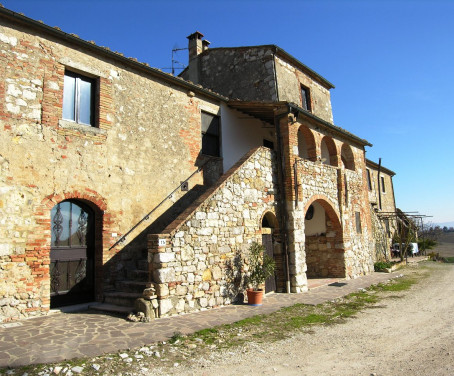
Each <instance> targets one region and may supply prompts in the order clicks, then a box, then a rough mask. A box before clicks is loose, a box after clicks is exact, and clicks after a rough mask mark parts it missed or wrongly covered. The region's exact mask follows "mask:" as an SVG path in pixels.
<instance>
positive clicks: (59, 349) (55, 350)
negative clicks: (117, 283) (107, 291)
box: [0, 260, 417, 367]
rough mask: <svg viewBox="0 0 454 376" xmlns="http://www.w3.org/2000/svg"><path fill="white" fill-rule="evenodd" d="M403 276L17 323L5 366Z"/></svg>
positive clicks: (5, 335) (2, 358)
mask: <svg viewBox="0 0 454 376" xmlns="http://www.w3.org/2000/svg"><path fill="white" fill-rule="evenodd" d="M414 261H417V260H414ZM397 275H399V273H398V272H397V273H390V274H387V273H373V274H371V275H367V276H364V277H360V278H357V279H353V280H342V279H336V280H329V279H328V280H311V281H310V284H309V287H310V290H309V291H308V292H305V293H300V294H278V293H276V294H268V295H267V296H266V297H265V298H264V304H263V305H262V306H258V307H253V306H248V305H230V306H226V307H222V308H216V309H211V310H206V311H201V312H197V313H191V314H185V315H180V316H173V317H167V318H162V319H157V320H154V321H152V322H149V323H132V322H129V321H126V320H125V319H124V318H120V317H114V316H110V315H106V314H103V313H99V312H93V311H85V312H78V313H58V314H54V315H49V316H45V317H39V318H34V319H29V320H23V321H19V322H14V323H10V324H6V325H3V327H2V328H0V367H7V366H21V365H27V364H37V363H51V362H57V361H63V360H65V359H71V358H77V357H94V356H98V355H101V354H104V353H111V352H117V351H120V350H125V349H128V348H136V347H139V346H143V345H150V344H152V343H155V342H158V341H165V340H167V339H169V338H170V337H171V336H172V335H173V334H174V333H175V332H181V333H183V334H189V333H193V332H195V331H198V330H201V329H205V328H209V327H213V326H216V325H221V324H226V323H232V322H235V321H238V320H241V319H244V318H247V317H251V316H254V315H257V314H267V313H271V312H274V311H276V310H278V309H280V308H281V307H286V306H291V305H293V304H296V303H303V304H310V305H316V304H320V303H323V302H326V301H329V300H332V299H336V298H340V297H342V296H345V295H347V294H350V293H351V292H355V291H357V290H358V289H360V288H367V287H369V286H370V285H373V284H378V283H380V282H384V281H387V280H389V279H392V278H395V277H396V276H397ZM333 281H334V283H333ZM327 283H329V284H327ZM323 284H325V285H324V286H321V285H323ZM317 286H320V287H317ZM314 287H316V288H314Z"/></svg>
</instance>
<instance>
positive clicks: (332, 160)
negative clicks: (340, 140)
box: [320, 136, 339, 167]
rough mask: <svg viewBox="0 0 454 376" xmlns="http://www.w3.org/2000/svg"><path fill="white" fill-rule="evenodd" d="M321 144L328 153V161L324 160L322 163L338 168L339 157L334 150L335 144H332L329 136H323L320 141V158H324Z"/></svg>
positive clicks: (335, 149) (332, 141)
mask: <svg viewBox="0 0 454 376" xmlns="http://www.w3.org/2000/svg"><path fill="white" fill-rule="evenodd" d="M323 144H325V145H326V148H327V149H328V153H329V160H328V159H326V160H325V161H323V163H324V164H327V165H331V166H335V167H338V166H339V157H338V153H337V148H336V144H335V143H334V140H333V139H332V138H331V137H329V136H324V137H323V138H322V140H321V141H320V151H321V153H322V155H321V157H322V158H324V157H325V156H324V155H323V149H324V147H323ZM325 158H327V157H325Z"/></svg>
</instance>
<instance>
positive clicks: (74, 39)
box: [0, 7, 228, 102]
mask: <svg viewBox="0 0 454 376" xmlns="http://www.w3.org/2000/svg"><path fill="white" fill-rule="evenodd" d="M0 18H3V19H6V20H9V21H10V22H12V23H15V24H19V25H22V26H25V27H28V28H31V29H34V30H37V31H39V32H42V33H43V34H47V35H50V36H52V37H54V38H56V39H59V40H61V41H64V42H66V43H69V44H72V45H74V46H77V47H79V48H80V49H81V50H82V51H84V50H85V51H87V52H91V53H94V54H96V55H98V56H102V57H104V58H110V59H112V60H114V61H118V62H120V63H122V64H125V65H126V66H129V67H132V68H134V69H137V70H138V71H140V72H143V73H145V74H147V75H149V76H150V77H153V78H157V79H161V80H163V81H165V82H168V83H171V84H175V85H177V86H180V87H183V88H185V89H189V90H192V91H194V92H196V93H199V94H202V95H204V96H206V97H208V98H211V99H215V100H219V101H224V102H226V101H227V100H228V98H227V97H224V96H223V95H221V94H218V93H215V92H213V91H211V90H209V89H206V88H204V87H202V86H201V85H196V84H194V83H192V82H189V81H186V80H184V79H183V78H181V77H176V76H173V75H172V74H170V73H165V72H163V71H161V70H159V69H157V68H152V67H150V66H149V65H148V64H147V63H142V62H139V61H137V59H134V58H128V57H125V56H123V55H122V54H120V53H118V52H113V51H111V50H109V49H108V48H107V47H102V46H98V45H96V44H94V43H93V42H89V41H86V40H83V39H81V38H79V37H78V36H76V35H75V34H68V33H65V32H64V31H62V30H60V29H58V28H55V27H51V26H48V25H46V24H44V23H42V22H40V21H35V20H33V19H31V18H29V17H26V16H24V15H22V14H20V13H16V12H14V11H12V10H9V9H6V8H2V7H0Z"/></svg>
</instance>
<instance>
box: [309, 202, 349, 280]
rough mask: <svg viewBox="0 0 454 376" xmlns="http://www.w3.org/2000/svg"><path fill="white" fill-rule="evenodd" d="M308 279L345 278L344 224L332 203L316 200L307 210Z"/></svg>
mask: <svg viewBox="0 0 454 376" xmlns="http://www.w3.org/2000/svg"><path fill="white" fill-rule="evenodd" d="M304 224H305V230H304V232H305V249H306V266H307V271H306V275H307V278H345V257H344V249H343V236H342V227H341V224H340V222H339V219H338V216H337V213H336V212H335V211H334V209H333V207H332V205H331V204H330V203H329V202H328V201H327V200H324V199H320V198H319V199H315V200H313V201H312V202H310V203H309V204H307V206H306V210H305V221H304Z"/></svg>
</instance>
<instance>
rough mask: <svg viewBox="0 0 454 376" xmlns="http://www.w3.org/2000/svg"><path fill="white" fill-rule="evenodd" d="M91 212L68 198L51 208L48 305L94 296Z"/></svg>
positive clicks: (92, 224)
mask: <svg viewBox="0 0 454 376" xmlns="http://www.w3.org/2000/svg"><path fill="white" fill-rule="evenodd" d="M94 223H95V220H94V212H93V210H92V209H91V208H90V207H89V206H87V205H86V204H84V203H82V202H80V201H76V200H68V201H62V202H60V203H59V204H57V205H55V206H54V207H53V209H52V211H51V250H50V305H51V308H56V307H61V306H66V305H73V304H79V303H86V302H90V301H93V300H94V253H95V252H94V248H95V247H94V239H95V234H94V233H95V231H94Z"/></svg>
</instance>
